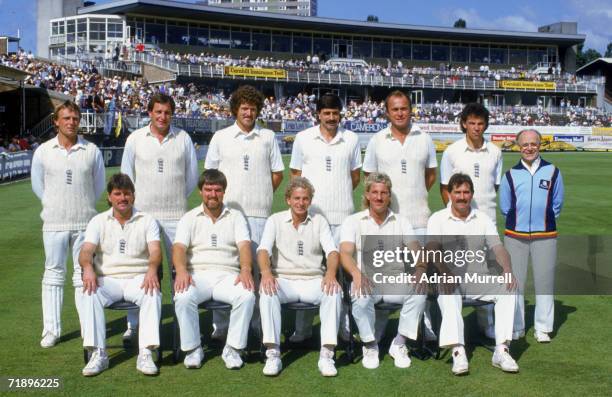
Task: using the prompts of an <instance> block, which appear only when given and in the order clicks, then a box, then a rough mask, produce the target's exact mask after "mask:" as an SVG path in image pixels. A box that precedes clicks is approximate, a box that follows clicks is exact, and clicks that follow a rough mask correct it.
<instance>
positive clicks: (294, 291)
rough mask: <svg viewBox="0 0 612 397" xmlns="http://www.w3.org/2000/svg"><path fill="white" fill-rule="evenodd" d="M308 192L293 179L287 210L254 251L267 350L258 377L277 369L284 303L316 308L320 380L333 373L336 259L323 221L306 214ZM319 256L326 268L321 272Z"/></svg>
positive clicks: (336, 319)
mask: <svg viewBox="0 0 612 397" xmlns="http://www.w3.org/2000/svg"><path fill="white" fill-rule="evenodd" d="M314 192H315V188H314V187H313V186H312V184H311V183H310V182H309V181H308V179H306V178H303V177H296V178H293V180H292V181H291V182H290V183H289V185H288V186H287V189H286V191H285V200H286V202H287V205H288V206H289V210H286V211H282V212H279V213H276V214H274V215H272V216H271V217H270V218H268V221H267V222H266V226H265V228H264V233H263V236H262V238H261V243H260V244H259V248H258V249H257V262H258V264H259V268H260V270H261V285H260V298H259V308H260V312H261V324H262V329H263V343H264V345H266V347H267V350H266V357H267V360H266V365H265V367H264V369H263V373H264V375H268V376H275V375H278V373H279V372H280V371H281V369H282V362H281V359H280V332H281V304H282V303H289V302H304V303H312V304H315V305H320V306H319V316H320V318H321V353H320V356H319V362H318V367H319V371H320V372H321V374H322V375H323V376H336V375H337V373H338V372H337V371H336V367H335V366H334V359H333V357H334V348H335V346H336V344H337V336H338V322H339V319H340V305H341V295H342V294H341V287H340V284H339V283H338V281H337V280H336V273H337V271H338V263H339V255H338V249H337V248H336V244H335V243H334V240H333V238H332V234H331V231H330V228H329V224H328V223H327V221H326V220H325V218H324V217H323V216H322V215H321V214H319V213H316V212H314V213H310V212H309V207H310V203H311V201H312V198H313V194H314ZM324 255H325V258H326V263H327V269H324V268H323V258H324ZM270 257H272V262H270Z"/></svg>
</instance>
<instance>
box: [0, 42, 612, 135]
mask: <svg viewBox="0 0 612 397" xmlns="http://www.w3.org/2000/svg"><path fill="white" fill-rule="evenodd" d="M153 54H155V55H156V56H160V57H165V58H172V59H173V60H175V61H180V62H191V63H193V62H210V63H211V64H212V63H215V64H224V65H227V64H231V65H242V66H254V67H279V65H280V66H281V67H302V68H313V67H315V68H316V67H318V68H320V67H323V63H320V62H319V60H318V59H316V58H315V59H313V58H314V57H311V58H307V59H306V60H294V61H280V60H273V59H271V58H256V59H253V60H250V59H249V58H248V57H244V58H240V59H238V60H236V59H233V58H231V57H229V56H223V55H212V54H201V55H199V56H196V55H193V54H184V55H179V54H169V53H163V52H154V53H153ZM0 61H1V63H2V64H3V65H7V66H10V67H14V68H18V69H21V70H24V71H26V72H28V73H29V74H30V75H29V76H28V77H27V79H26V83H27V84H31V85H34V86H37V87H43V88H47V89H51V90H56V91H59V92H62V93H64V94H66V95H69V96H72V97H74V98H75V101H76V102H77V103H78V104H79V105H80V107H81V108H82V109H83V111H85V112H96V113H103V112H110V113H114V112H121V113H123V114H145V113H146V105H147V103H148V100H149V98H150V96H151V95H153V94H154V93H156V92H163V93H166V94H168V95H171V96H172V97H173V98H174V100H175V102H176V111H175V114H176V115H177V116H179V117H181V116H182V117H194V118H198V117H202V118H211V119H227V118H229V117H231V114H230V112H229V98H228V93H227V92H223V91H222V90H210V89H208V88H205V89H201V87H198V86H197V85H196V84H194V83H189V84H187V85H182V84H177V83H174V82H172V83H163V84H148V83H147V82H146V81H144V80H143V79H141V78H137V79H130V78H127V77H119V76H114V77H112V78H110V77H103V76H102V75H101V74H100V73H99V72H98V69H97V68H96V65H95V63H83V64H82V65H81V67H78V68H76V67H71V66H67V65H64V64H57V63H53V62H48V61H44V60H40V59H37V58H35V57H33V56H32V54H31V53H26V52H24V51H21V52H19V53H17V54H16V55H12V56H2V57H1V58H0ZM360 70H361V71H362V72H363V73H383V74H384V73H395V72H397V71H399V72H404V73H418V74H427V73H433V72H434V71H433V70H432V68H417V67H413V68H405V69H404V67H403V66H402V65H401V63H399V64H397V65H394V66H393V68H391V69H390V70H391V71H389V69H386V68H382V67H381V66H371V67H366V68H360ZM448 71H449V73H450V75H449V76H450V77H449V78H452V76H453V75H456V74H467V75H469V74H470V73H472V72H470V71H469V70H468V69H467V67H466V68H455V69H453V68H450V69H449V70H448ZM332 72H333V71H332ZM477 73H479V74H481V76H485V75H486V76H489V77H490V75H491V73H495V74H496V75H495V76H494V77H493V78H495V79H497V74H499V73H502V72H500V71H495V72H493V71H491V70H487V68H483V70H482V71H478V72H477ZM504 73H505V72H504ZM508 73H516V71H515V70H510V71H508ZM521 73H522V72H521ZM555 73H556V72H555ZM555 73H553V75H555ZM489 77H487V78H489ZM500 78H501V77H500ZM503 78H506V77H503ZM315 100H316V97H315V95H313V94H312V93H299V94H297V95H295V96H287V97H283V98H280V99H277V98H273V97H268V98H267V99H266V100H265V103H264V107H263V109H262V112H261V118H262V119H266V120H297V121H315V120H316V111H315V109H316V106H315ZM462 107H463V105H462V104H460V103H448V102H447V101H442V102H440V101H437V102H436V103H434V104H426V105H423V106H416V107H414V109H413V113H414V114H413V116H414V119H415V121H416V122H421V123H457V122H458V115H459V113H460V111H461V109H462ZM489 109H490V110H491V120H490V124H501V125H536V126H538V125H542V126H544V125H571V126H591V125H594V126H610V125H611V121H612V120H611V119H612V116H611V115H610V114H606V113H604V112H602V111H601V110H599V109H595V108H588V107H587V108H584V107H578V106H576V105H575V104H571V103H570V102H569V101H566V100H565V99H563V100H562V101H561V103H560V107H559V112H558V113H557V114H555V115H551V114H549V113H548V111H547V109H546V108H544V107H543V106H542V104H541V103H540V104H538V105H537V106H519V105H517V106H513V107H504V108H497V107H490V108H489ZM343 117H344V119H345V120H349V121H361V122H368V123H375V122H385V121H386V119H385V109H384V103H383V102H382V101H373V100H370V99H366V100H363V101H357V100H351V101H349V102H348V103H347V104H346V106H345V109H344V110H343Z"/></svg>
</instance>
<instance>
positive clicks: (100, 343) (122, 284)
mask: <svg viewBox="0 0 612 397" xmlns="http://www.w3.org/2000/svg"><path fill="white" fill-rule="evenodd" d="M144 277H145V275H144V274H140V275H138V276H136V277H133V278H115V277H98V289H97V290H96V292H95V293H93V294H91V295H90V294H88V293H84V294H83V298H82V312H83V318H82V323H83V347H85V348H99V349H104V348H106V318H105V316H104V308H105V307H107V306H110V305H111V304H112V303H114V302H117V301H120V300H125V301H128V302H133V303H135V304H137V305H138V307H139V308H140V310H139V312H140V317H139V326H138V347H139V348H140V349H143V348H145V347H147V348H151V349H155V348H157V347H158V346H159V321H160V317H161V299H162V298H161V293H160V292H159V291H155V292H153V294H151V292H150V291H149V293H148V294H146V293H145V290H144V288H140V287H141V285H142V282H143V280H144Z"/></svg>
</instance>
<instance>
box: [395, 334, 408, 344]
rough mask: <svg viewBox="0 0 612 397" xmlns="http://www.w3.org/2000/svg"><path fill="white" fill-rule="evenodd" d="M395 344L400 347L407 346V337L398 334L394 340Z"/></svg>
mask: <svg viewBox="0 0 612 397" xmlns="http://www.w3.org/2000/svg"><path fill="white" fill-rule="evenodd" d="M393 344H394V345H399V346H401V345H405V344H406V337H405V336H404V335H400V334H397V335H396V336H395V338H394V339H393Z"/></svg>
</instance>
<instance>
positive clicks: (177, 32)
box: [166, 24, 189, 44]
mask: <svg viewBox="0 0 612 397" xmlns="http://www.w3.org/2000/svg"><path fill="white" fill-rule="evenodd" d="M166 40H167V42H168V44H188V43H189V35H188V33H187V26H175V25H170V24H168V33H167V39H166Z"/></svg>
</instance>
